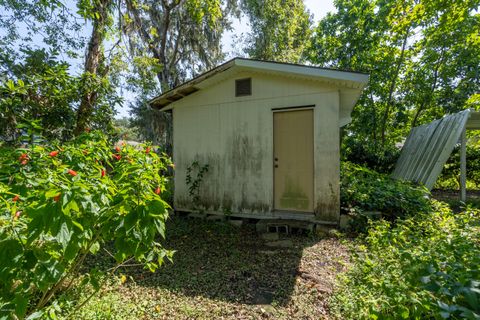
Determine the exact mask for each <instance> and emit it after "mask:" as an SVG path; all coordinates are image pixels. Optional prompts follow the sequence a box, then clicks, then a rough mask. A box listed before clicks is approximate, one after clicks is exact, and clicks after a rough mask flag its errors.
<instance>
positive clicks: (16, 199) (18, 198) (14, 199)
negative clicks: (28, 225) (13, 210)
mask: <svg viewBox="0 0 480 320" xmlns="http://www.w3.org/2000/svg"><path fill="white" fill-rule="evenodd" d="M12 200H13V202H17V201H18V200H20V197H19V196H18V194H17V195H16V196H15V197H13V199H12Z"/></svg>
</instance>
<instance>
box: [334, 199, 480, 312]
mask: <svg viewBox="0 0 480 320" xmlns="http://www.w3.org/2000/svg"><path fill="white" fill-rule="evenodd" d="M434 207H435V208H434V211H433V212H432V213H418V214H416V215H412V216H411V217H409V218H407V219H404V220H397V222H396V225H395V226H392V224H391V223H389V222H387V221H384V220H382V221H376V222H372V223H371V226H370V228H369V232H368V234H367V236H366V237H365V239H363V240H361V241H359V243H357V246H356V247H355V251H354V254H353V261H352V266H351V267H350V269H349V271H348V272H347V273H346V274H345V275H344V276H343V277H342V278H341V279H340V284H339V286H338V288H337V290H336V293H335V294H334V296H333V298H332V300H331V306H332V308H333V311H334V313H336V314H337V316H338V317H339V318H341V319H442V318H443V319H459V318H464V319H479V318H480V269H479V268H478V266H480V254H479V252H480V239H479V236H478V234H479V231H480V227H479V225H480V211H479V210H474V209H468V210H466V211H464V212H463V213H460V214H453V213H452V211H451V210H450V209H449V208H448V207H447V206H446V205H444V204H441V203H434Z"/></svg>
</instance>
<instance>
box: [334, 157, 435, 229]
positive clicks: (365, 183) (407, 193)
mask: <svg viewBox="0 0 480 320" xmlns="http://www.w3.org/2000/svg"><path fill="white" fill-rule="evenodd" d="M340 192H341V206H342V211H343V213H345V214H348V215H350V216H352V217H353V218H354V220H353V222H352V223H351V227H352V228H353V229H354V230H356V231H364V230H365V228H366V227H367V226H368V224H367V222H368V221H369V220H371V219H375V218H376V219H379V218H383V219H387V220H389V221H394V220H395V219H397V218H403V217H406V216H408V215H411V214H421V213H426V212H430V210H431V203H430V200H429V198H428V196H429V192H428V190H427V189H426V188H424V187H422V186H416V185H413V184H411V183H408V182H404V181H398V180H394V179H392V178H390V177H389V176H388V175H385V174H381V173H378V172H376V171H373V170H370V169H368V168H366V167H363V166H359V165H356V164H353V163H350V162H343V163H342V167H341V185H340Z"/></svg>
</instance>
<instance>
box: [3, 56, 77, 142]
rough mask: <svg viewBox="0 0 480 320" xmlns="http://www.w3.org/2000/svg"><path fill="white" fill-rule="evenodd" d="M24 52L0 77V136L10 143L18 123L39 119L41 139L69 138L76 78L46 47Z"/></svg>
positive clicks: (17, 133) (14, 137)
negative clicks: (6, 72) (7, 72)
mask: <svg viewBox="0 0 480 320" xmlns="http://www.w3.org/2000/svg"><path fill="white" fill-rule="evenodd" d="M25 53H26V58H25V60H24V62H23V63H22V62H19V63H15V64H12V65H11V66H10V71H11V76H9V77H6V78H4V79H3V80H0V137H1V138H3V139H4V140H7V141H12V142H14V141H15V140H16V138H18V137H19V136H20V134H21V131H20V130H18V125H19V124H24V123H29V122H32V121H33V120H40V124H39V125H40V126H41V127H42V130H41V134H42V135H43V136H44V137H45V138H48V139H62V140H64V139H68V138H70V137H71V134H72V129H73V126H74V123H75V112H74V109H73V107H72V106H73V104H74V102H75V101H76V99H77V96H78V94H79V88H78V79H77V78H76V77H73V76H71V75H69V73H68V67H69V66H68V64H66V63H62V62H59V61H58V60H57V57H56V56H54V55H52V54H51V53H49V52H47V51H46V50H35V51H26V52H25Z"/></svg>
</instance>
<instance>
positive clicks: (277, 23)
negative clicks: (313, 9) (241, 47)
mask: <svg viewBox="0 0 480 320" xmlns="http://www.w3.org/2000/svg"><path fill="white" fill-rule="evenodd" d="M243 11H244V12H245V14H246V15H247V17H248V18H249V21H250V24H251V28H252V31H251V32H250V33H249V34H248V36H247V43H246V48H245V52H246V53H247V54H248V55H249V56H250V57H252V58H255V59H262V60H272V61H281V62H294V63H296V62H300V61H301V60H302V56H303V53H304V51H305V49H306V47H307V44H308V39H309V37H310V34H311V31H310V30H311V29H310V27H311V24H312V18H311V15H310V13H309V12H308V10H307V9H306V8H305V4H304V2H303V0H302V1H298V0H244V1H243Z"/></svg>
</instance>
